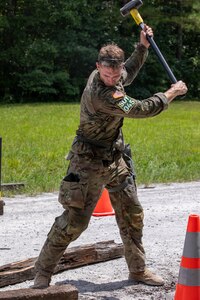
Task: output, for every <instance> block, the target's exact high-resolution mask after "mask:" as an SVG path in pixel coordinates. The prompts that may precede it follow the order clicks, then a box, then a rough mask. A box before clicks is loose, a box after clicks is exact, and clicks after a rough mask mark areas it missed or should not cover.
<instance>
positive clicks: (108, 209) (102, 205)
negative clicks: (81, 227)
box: [92, 189, 115, 217]
mask: <svg viewBox="0 0 200 300" xmlns="http://www.w3.org/2000/svg"><path fill="white" fill-rule="evenodd" d="M114 214H115V212H114V210H113V208H112V205H111V202H110V197H109V193H108V190H107V189H104V190H103V193H102V194H101V197H100V198H99V200H98V202H97V205H96V207H95V209H94V212H93V214H92V215H93V216H94V217H104V216H113V215H114Z"/></svg>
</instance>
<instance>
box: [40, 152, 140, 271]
mask: <svg viewBox="0 0 200 300" xmlns="http://www.w3.org/2000/svg"><path fill="white" fill-rule="evenodd" d="M104 187H106V188H108V189H110V191H111V192H109V195H110V200H111V203H112V206H113V208H114V211H115V218H116V222H117V225H118V227H119V232H120V236H121V239H122V242H123V244H124V255H125V259H126V262H127V265H128V269H129V271H130V272H139V271H143V270H144V268H145V252H144V248H143V245H142V230H143V209H142V207H141V204H140V202H139V201H138V197H137V189H136V185H135V181H134V180H133V179H132V178H130V170H129V168H128V166H127V165H126V163H125V161H124V159H123V157H122V155H121V154H120V155H117V156H116V157H115V159H114V161H102V160H100V159H94V158H89V157H87V156H84V155H78V154H73V155H72V157H71V159H70V164H69V168H68V172H67V175H66V176H65V177H64V179H63V180H62V182H61V186H60V192H59V198H58V200H59V202H60V203H61V204H62V205H63V207H64V212H63V213H62V215H60V216H59V217H57V218H56V219H55V222H54V224H53V226H52V228H51V230H50V232H49V234H48V237H47V240H46V242H45V244H44V246H43V248H42V250H41V252H40V255H39V257H38V260H37V262H36V264H35V268H36V271H37V272H40V273H43V274H52V273H53V271H54V268H55V267H56V265H57V263H58V262H59V260H60V258H61V256H62V255H63V253H64V251H65V249H66V247H67V246H68V245H69V244H70V243H71V242H72V241H74V240H76V239H77V238H78V237H79V236H80V234H81V233H82V232H83V231H84V230H85V229H86V228H87V226H88V223H89V221H90V218H91V215H92V212H93V210H94V208H95V206H96V204H97V202H98V199H99V198H100V195H101V192H102V190H103V188H104Z"/></svg>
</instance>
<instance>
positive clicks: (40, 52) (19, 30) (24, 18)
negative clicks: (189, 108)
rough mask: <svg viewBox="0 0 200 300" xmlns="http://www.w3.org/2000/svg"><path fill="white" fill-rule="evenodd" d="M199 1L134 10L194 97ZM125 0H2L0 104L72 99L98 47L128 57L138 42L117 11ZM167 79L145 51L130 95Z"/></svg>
mask: <svg viewBox="0 0 200 300" xmlns="http://www.w3.org/2000/svg"><path fill="white" fill-rule="evenodd" d="M198 1H199V0H194V1H189V0H173V1H172V0H170V1H164V0H156V1H155V0H145V2H144V5H143V6H142V7H141V8H140V12H141V15H142V16H143V18H144V20H145V22H146V23H148V24H149V25H151V26H152V27H153V28H154V32H155V40H156V41H157V44H158V46H159V47H160V49H161V51H162V52H163V54H164V56H165V57H166V59H167V61H168V63H169V65H170V66H171V68H172V70H173V71H174V73H175V75H176V77H177V78H178V79H183V80H185V81H186V82H188V83H189V88H190V92H189V93H188V95H190V97H193V98H195V97H196V98H198V94H199V81H200V80H199V79H200V78H199V76H200V75H199V72H197V70H198V69H199V28H200V27H199V22H200V21H199V12H200V4H199V2H198ZM126 2H127V1H122V0H121V1H118V2H116V1H114V0H107V1H105V0H103V1H97V0H93V1H92V0H76V1H64V0H57V1H53V0H34V1H33V0H29V1H28V0H2V1H1V3H0V46H1V52H0V101H1V102H15V101H18V102H21V101H27V100H28V101H55V100H66V99H67V100H68V101H73V100H75V99H76V100H77V101H78V100H79V98H80V95H81V92H82V90H83V88H84V86H85V83H86V80H87V77H88V75H89V73H90V72H91V70H92V69H93V68H94V67H95V62H96V57H97V53H98V50H99V48H100V47H101V46H102V45H103V44H105V43H108V42H111V41H114V42H115V43H117V44H118V45H119V46H120V47H122V48H123V49H124V50H125V53H126V55H127V56H128V55H130V54H131V52H132V51H133V48H134V43H136V42H137V41H138V39H139V31H140V30H139V28H138V26H137V25H135V23H134V21H133V19H132V18H131V17H130V16H129V17H127V18H123V17H122V16H121V15H120V12H119V9H120V7H122V6H123V5H124V4H125V3H126ZM147 83H148V84H147ZM169 84H170V82H169V79H168V78H167V75H166V74H165V72H163V69H162V67H161V65H160V64H159V63H158V60H157V58H156V57H155V55H153V54H152V50H150V56H149V59H148V61H147V63H146V64H145V66H144V67H143V69H142V72H141V73H140V76H139V77H138V78H137V79H136V81H135V85H134V87H133V88H134V94H133V95H134V96H136V97H144V96H148V95H149V94H152V93H153V92H155V91H158V90H159V89H160V90H163V89H164V88H165V87H166V88H167V87H168V86H169ZM131 89H132V87H131Z"/></svg>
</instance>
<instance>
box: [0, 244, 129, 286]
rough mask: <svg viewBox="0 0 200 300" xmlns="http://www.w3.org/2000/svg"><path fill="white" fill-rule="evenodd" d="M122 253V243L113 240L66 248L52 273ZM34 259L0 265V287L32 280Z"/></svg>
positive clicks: (114, 256) (108, 258) (121, 254)
mask: <svg viewBox="0 0 200 300" xmlns="http://www.w3.org/2000/svg"><path fill="white" fill-rule="evenodd" d="M123 253H124V248H123V244H116V243H115V242H114V241H103V242H98V243H95V244H88V245H82V246H76V247H72V248H68V249H67V250H66V251H65V253H64V254H63V256H62V257H61V259H60V261H59V263H58V266H57V267H56V269H55V272H54V274H55V273H59V272H63V271H66V270H69V269H73V268H78V267H82V266H85V265H89V264H95V263H99V262H104V261H108V260H111V259H116V258H119V257H122V256H123ZM36 260H37V257H34V258H29V259H25V260H21V261H17V262H13V263H9V264H6V265H4V266H0V287H4V286H7V285H12V284H16V283H20V282H23V281H26V280H32V279H33V278H34V264H35V261H36Z"/></svg>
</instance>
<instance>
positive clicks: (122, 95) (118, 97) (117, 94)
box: [112, 90, 124, 100]
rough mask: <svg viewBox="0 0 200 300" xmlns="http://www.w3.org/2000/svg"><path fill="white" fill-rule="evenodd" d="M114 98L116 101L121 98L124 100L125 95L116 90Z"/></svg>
mask: <svg viewBox="0 0 200 300" xmlns="http://www.w3.org/2000/svg"><path fill="white" fill-rule="evenodd" d="M112 96H113V98H114V99H116V100H118V99H120V98H124V93H122V92H120V91H118V90H116V91H115V92H114V94H113V95H112Z"/></svg>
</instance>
